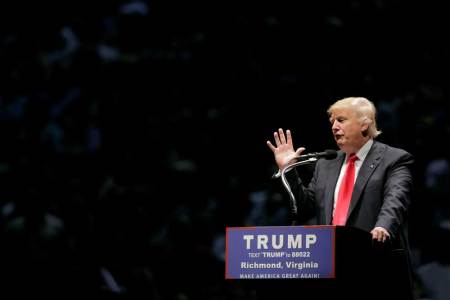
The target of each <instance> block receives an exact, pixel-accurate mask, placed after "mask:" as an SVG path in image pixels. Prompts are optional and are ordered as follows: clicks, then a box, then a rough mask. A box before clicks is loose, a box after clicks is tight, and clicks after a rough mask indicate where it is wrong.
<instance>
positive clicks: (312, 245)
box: [225, 226, 335, 279]
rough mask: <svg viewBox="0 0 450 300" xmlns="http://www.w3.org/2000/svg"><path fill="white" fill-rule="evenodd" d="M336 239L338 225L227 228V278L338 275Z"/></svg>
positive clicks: (330, 276) (320, 276)
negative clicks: (335, 256) (336, 273)
mask: <svg viewBox="0 0 450 300" xmlns="http://www.w3.org/2000/svg"><path fill="white" fill-rule="evenodd" d="M334 241H335V227H334V226H263V227H227V232H226V262H225V268H226V270H225V278H226V279H284V278H334V277H335V272H334V270H335V269H334V251H335V250H334Z"/></svg>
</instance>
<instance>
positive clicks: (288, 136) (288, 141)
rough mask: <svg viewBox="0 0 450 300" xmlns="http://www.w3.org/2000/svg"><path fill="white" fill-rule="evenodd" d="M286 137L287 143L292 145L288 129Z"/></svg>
mask: <svg viewBox="0 0 450 300" xmlns="http://www.w3.org/2000/svg"><path fill="white" fill-rule="evenodd" d="M286 136H287V137H286V140H287V143H288V144H291V145H292V135H291V131H290V130H289V129H288V130H286Z"/></svg>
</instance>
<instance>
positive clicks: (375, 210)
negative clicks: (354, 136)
mask: <svg viewBox="0 0 450 300" xmlns="http://www.w3.org/2000/svg"><path fill="white" fill-rule="evenodd" d="M344 160H345V153H343V152H342V151H338V156H337V157H336V158H335V159H332V160H325V159H320V160H319V161H318V162H317V164H316V167H315V170H314V176H313V178H312V179H311V182H310V184H309V185H308V187H305V186H303V184H302V182H301V180H300V179H299V177H298V176H297V178H296V180H297V195H298V196H297V202H298V204H297V206H298V209H299V216H300V218H301V219H303V220H305V219H309V218H311V217H313V216H314V217H315V218H316V222H317V224H321V225H328V224H331V221H332V213H333V202H334V190H335V188H336V183H337V180H338V177H339V172H340V170H341V167H342V164H343V162H344ZM412 163H413V158H412V156H411V154H409V153H407V152H406V151H404V150H401V149H397V148H394V147H390V146H388V145H386V144H383V143H380V142H377V141H374V143H373V145H372V147H371V149H370V151H369V153H368V154H367V156H366V159H365V160H364V162H363V164H362V166H361V169H360V170H359V173H358V177H357V178H356V182H355V186H354V190H353V194H352V200H351V203H350V208H349V213H348V218H347V223H346V226H353V227H357V228H360V229H362V230H365V231H368V232H370V231H371V230H372V229H373V228H375V227H377V226H380V227H383V228H385V229H387V230H388V231H389V233H390V234H391V240H392V241H395V242H399V243H400V245H401V246H403V247H404V248H408V242H407V215H408V207H409V203H410V197H411V186H412V177H411V171H410V167H411V164H412ZM291 173H295V172H291ZM289 176H292V175H289ZM291 180H292V177H291Z"/></svg>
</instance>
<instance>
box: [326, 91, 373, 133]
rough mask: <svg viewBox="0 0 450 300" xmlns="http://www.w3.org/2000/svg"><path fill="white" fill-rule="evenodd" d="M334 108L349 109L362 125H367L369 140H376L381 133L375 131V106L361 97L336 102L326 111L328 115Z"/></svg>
mask: <svg viewBox="0 0 450 300" xmlns="http://www.w3.org/2000/svg"><path fill="white" fill-rule="evenodd" d="M336 108H351V109H353V110H354V111H355V112H356V114H357V115H358V117H359V119H360V121H361V122H362V123H366V124H368V126H369V127H368V132H367V134H368V135H369V137H371V138H376V137H377V136H378V135H380V133H381V131H380V130H378V129H377V121H376V118H375V115H376V113H377V111H376V108H375V105H374V104H373V103H372V101H370V100H368V99H366V98H363V97H348V98H344V99H341V100H338V101H336V102H335V103H334V104H332V105H331V106H330V107H329V108H328V110H327V113H328V115H331V113H332V112H333V111H334V110H335V109H336Z"/></svg>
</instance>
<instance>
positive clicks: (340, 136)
mask: <svg viewBox="0 0 450 300" xmlns="http://www.w3.org/2000/svg"><path fill="white" fill-rule="evenodd" d="M343 137H344V136H343V135H342V134H335V135H334V139H335V140H336V141H338V140H340V139H342V138H343Z"/></svg>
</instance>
